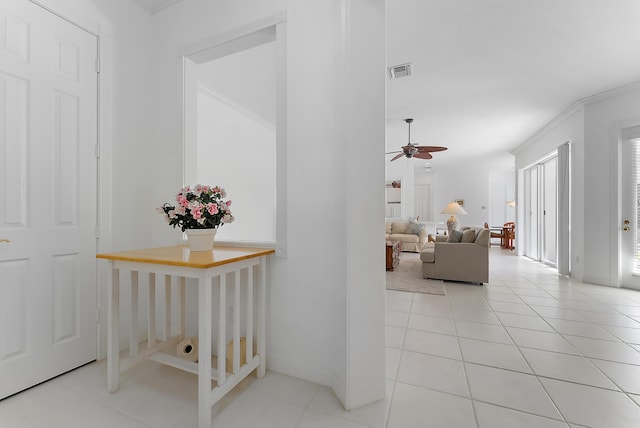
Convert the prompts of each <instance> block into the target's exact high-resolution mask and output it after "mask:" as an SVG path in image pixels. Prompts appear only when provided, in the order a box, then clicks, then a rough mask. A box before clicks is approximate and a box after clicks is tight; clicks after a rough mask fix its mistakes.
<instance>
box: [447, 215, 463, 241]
mask: <svg viewBox="0 0 640 428" xmlns="http://www.w3.org/2000/svg"><path fill="white" fill-rule="evenodd" d="M459 224H460V223H459V222H458V219H457V218H456V216H454V215H453V214H451V217H449V219H448V220H447V231H448V233H449V236H451V232H453V231H454V230H457V229H458V225H459Z"/></svg>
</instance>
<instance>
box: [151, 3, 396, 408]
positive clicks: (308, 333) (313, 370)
mask: <svg viewBox="0 0 640 428" xmlns="http://www.w3.org/2000/svg"><path fill="white" fill-rule="evenodd" d="M384 5H385V2H384V0H376V1H370V0H331V1H326V2H318V1H312V0H305V1H301V0H280V1H277V2H263V1H260V0H246V1H242V2H211V1H208V0H190V1H188V2H181V3H179V4H176V5H174V6H172V7H170V8H167V9H165V10H163V11H161V12H158V13H157V14H155V15H154V18H153V26H154V29H153V38H154V44H153V46H154V48H153V65H154V73H153V82H152V86H153V88H154V89H155V90H154V93H155V94H156V96H155V99H154V106H155V108H154V112H153V114H154V129H155V136H154V137H155V138H154V141H155V143H156V146H157V147H156V149H157V156H158V157H159V158H161V162H160V163H161V165H159V166H158V168H157V171H156V172H154V173H152V174H151V175H150V176H149V177H148V178H147V182H148V183H154V186H153V188H151V189H149V193H150V194H152V196H153V197H154V198H155V199H157V200H158V201H163V198H166V193H167V192H173V191H174V190H173V189H178V188H179V186H181V184H182V183H181V176H182V171H181V158H180V156H179V153H180V148H181V147H180V144H181V136H180V124H179V121H180V120H179V119H180V114H181V113H180V108H179V106H180V82H179V75H180V73H179V71H180V69H179V62H178V57H179V55H180V52H181V51H182V50H183V49H184V48H185V47H188V46H193V45H194V44H199V43H203V42H206V41H207V40H211V39H212V38H214V37H215V36H217V35H220V34H222V33H224V32H225V31H231V30H234V29H237V28H240V27H242V26H243V25H247V24H249V23H252V22H255V21H258V20H261V19H263V18H265V17H269V16H274V15H276V14H277V13H279V12H281V11H285V10H286V14H287V46H286V49H287V76H288V77H287V93H288V95H287V103H288V106H287V107H288V115H287V123H288V126H287V145H288V147H287V177H288V182H287V188H286V189H284V191H286V192H287V201H288V204H289V206H288V209H287V218H288V224H287V233H288V248H287V254H288V255H287V257H286V258H274V259H273V261H272V263H271V269H270V284H271V286H270V290H269V296H268V299H269V308H270V312H269V313H268V322H267V335H268V337H269V340H268V344H267V361H268V363H267V365H268V368H270V369H272V370H276V371H279V372H282V373H285V374H289V375H292V376H296V377H300V378H303V379H306V380H310V381H312V382H317V383H320V384H324V385H328V386H330V387H332V388H333V389H334V391H335V392H336V394H337V396H338V397H339V398H340V400H341V401H342V403H343V404H344V405H345V407H346V408H353V407H357V406H360V405H363V404H366V403H370V402H372V401H376V400H379V399H382V398H383V397H384V394H385V388H384V387H385V381H384V379H385V365H384V354H385V347H384V340H385V339H384V317H385V310H384V296H385V294H384V293H385V291H384V287H385V285H384V284H385V283H384V281H385V276H384V262H383V260H384V251H383V246H382V241H383V239H384V235H383V234H382V232H380V234H377V233H375V232H372V231H376V230H379V231H382V230H383V227H384V224H383V218H382V215H380V217H379V218H378V216H376V215H375V213H380V214H382V207H383V205H384V166H383V164H382V158H380V159H379V160H376V159H374V157H373V155H370V157H371V159H369V158H367V157H366V156H365V159H363V157H362V156H359V154H361V153H374V154H375V153H382V151H383V150H384V108H385V106H384V66H385V61H384V29H385V26H384ZM355 59H357V60H358V61H362V62H361V63H359V62H356V60H355ZM355 73H357V75H356V74H355ZM362 106H366V108H362ZM354 120H356V121H358V123H366V124H367V125H366V126H362V127H359V129H358V131H362V132H357V133H356V132H355V131H354V127H353V122H352V121H354ZM376 165H378V166H377V167H376ZM281 190H282V189H281ZM152 234H153V237H154V240H155V241H157V242H158V243H165V244H167V243H172V242H173V239H175V238H172V236H173V235H172V234H171V233H170V232H169V231H167V227H166V225H165V224H163V223H162V222H161V221H158V222H154V223H153V224H152Z"/></svg>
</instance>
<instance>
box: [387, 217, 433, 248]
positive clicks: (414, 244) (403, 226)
mask: <svg viewBox="0 0 640 428" xmlns="http://www.w3.org/2000/svg"><path fill="white" fill-rule="evenodd" d="M385 240H387V241H400V242H401V250H402V251H412V252H414V253H419V252H421V251H422V250H423V249H424V247H425V245H426V243H427V232H426V231H425V230H424V224H421V223H417V222H413V221H411V222H409V221H387V222H386V223H385Z"/></svg>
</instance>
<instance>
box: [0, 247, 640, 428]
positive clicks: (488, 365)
mask: <svg viewBox="0 0 640 428" xmlns="http://www.w3.org/2000/svg"><path fill="white" fill-rule="evenodd" d="M411 258H415V255H412V254H407V253H403V254H402V259H403V260H409V259H411ZM490 270H491V274H490V283H489V284H486V285H484V286H475V285H468V284H457V283H446V285H445V288H446V296H436V295H427V294H414V293H404V292H399V291H387V311H388V316H387V325H388V327H387V335H388V337H387V353H386V355H387V370H386V376H387V399H386V400H384V401H381V402H379V403H375V404H373V405H371V406H367V407H365V408H362V409H357V410H354V411H351V412H346V411H344V410H343V409H342V407H341V405H340V403H339V402H338V400H337V399H336V397H335V396H334V394H333V393H332V392H331V391H330V390H329V389H327V388H325V387H321V386H318V385H314V384H312V383H309V382H305V381H302V380H299V379H294V378H291V377H288V376H284V375H281V374H278V373H274V372H268V373H267V376H266V377H265V378H264V379H262V380H255V379H253V378H250V379H248V380H246V381H245V382H243V383H242V384H241V385H240V386H239V388H238V389H237V390H236V391H234V393H233V396H232V397H229V398H228V399H227V398H225V402H224V403H223V405H222V406H219V408H218V409H216V411H215V412H214V413H215V417H214V418H213V420H212V427H214V428H216V427H220V428H231V427H239V428H245V427H246V428H248V427H261V428H269V427H274V428H289V427H290V428H321V427H322V428H329V427H330V428H367V427H368V428H416V427H446V428H466V427H469V428H500V427H505V428H514V427H518V428H520V427H523V428H546V427H549V428H560V427H565V428H569V427H606V428H610V427H616V428H617V427H639V426H640V346H638V345H639V343H640V292H637V291H631V290H621V289H613V288H608V287H599V286H594V285H590V284H583V283H579V282H576V281H574V280H571V279H568V278H564V277H559V276H558V275H557V273H556V272H555V271H554V270H552V269H549V268H548V267H546V266H543V265H541V264H538V263H534V262H532V261H530V260H527V259H524V258H519V257H516V256H514V255H513V253H511V252H508V251H506V250H501V249H499V248H496V247H494V248H492V249H491V265H490ZM417 280H418V281H419V278H418V279H417ZM105 378H106V367H105V364H104V362H98V363H93V364H90V365H87V366H85V367H82V368H80V369H78V370H75V371H73V372H71V373H68V374H66V375H64V376H61V377H58V378H56V379H54V380H52V381H49V382H46V383H44V384H42V385H40V386H37V387H35V388H32V389H30V390H28V391H25V392H23V393H20V394H17V395H15V396H13V397H10V398H8V399H5V400H2V401H0V428H35V427H38V428H39V427H61V428H62V427H64V428H74V427H88V426H91V427H105V428H106V427H124V428H129V427H131V428H149V427H153V428H165V427H167V428H177V427H180V428H182V427H195V426H196V420H197V417H196V403H197V400H196V388H195V377H193V376H192V375H190V374H187V373H183V372H180V371H177V370H175V369H171V368H169V367H164V366H161V365H158V364H156V363H153V362H150V363H147V364H146V365H145V366H144V368H143V369H141V370H136V371H134V372H131V373H129V374H127V375H125V376H124V379H123V380H122V382H121V389H120V391H118V393H116V394H108V393H107V392H106V388H105Z"/></svg>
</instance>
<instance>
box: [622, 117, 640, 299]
mask: <svg viewBox="0 0 640 428" xmlns="http://www.w3.org/2000/svg"><path fill="white" fill-rule="evenodd" d="M635 130H636V133H637V135H635V138H633V139H634V140H636V141H635V142H634V141H631V139H626V140H625V141H623V143H622V146H621V149H622V156H621V157H620V159H621V163H622V165H621V167H622V168H621V172H622V179H621V180H620V185H621V188H620V194H621V201H622V203H621V210H622V211H621V214H622V216H621V219H620V285H621V286H623V287H629V288H635V289H640V244H639V241H640V237H639V236H638V226H640V206H639V204H640V127H638V128H635Z"/></svg>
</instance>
